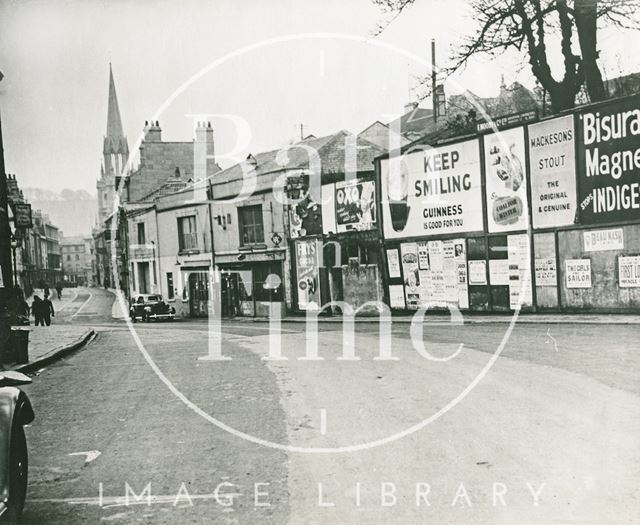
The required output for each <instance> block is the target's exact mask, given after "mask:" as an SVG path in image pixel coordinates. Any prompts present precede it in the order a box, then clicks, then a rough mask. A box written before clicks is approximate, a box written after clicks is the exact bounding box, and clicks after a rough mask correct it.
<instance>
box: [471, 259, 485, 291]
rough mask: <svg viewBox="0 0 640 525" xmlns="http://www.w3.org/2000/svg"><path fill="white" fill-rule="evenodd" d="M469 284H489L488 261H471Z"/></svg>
mask: <svg viewBox="0 0 640 525" xmlns="http://www.w3.org/2000/svg"><path fill="white" fill-rule="evenodd" d="M469 284H471V285H476V284H479V285H482V284H487V261H485V260H484V259H483V260H480V261H469Z"/></svg>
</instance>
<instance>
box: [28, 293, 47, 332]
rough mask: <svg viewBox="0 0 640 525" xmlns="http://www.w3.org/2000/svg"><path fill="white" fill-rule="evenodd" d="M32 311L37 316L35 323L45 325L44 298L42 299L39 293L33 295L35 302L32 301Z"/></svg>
mask: <svg viewBox="0 0 640 525" xmlns="http://www.w3.org/2000/svg"><path fill="white" fill-rule="evenodd" d="M31 313H32V314H33V317H34V318H35V325H36V326H44V322H43V318H42V299H40V296H39V295H34V296H33V303H31Z"/></svg>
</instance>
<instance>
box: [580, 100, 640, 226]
mask: <svg viewBox="0 0 640 525" xmlns="http://www.w3.org/2000/svg"><path fill="white" fill-rule="evenodd" d="M639 100H640V99H639V98H638V97H634V98H632V99H627V100H618V101H615V102H611V103H610V104H607V105H603V106H598V108H597V109H592V110H585V111H584V112H583V113H582V114H581V115H579V117H578V126H577V127H578V135H577V136H578V148H577V151H578V177H579V178H578V204H579V210H580V222H581V223H582V224H605V223H608V222H618V221H627V220H630V219H636V218H637V217H638V212H639V210H640V147H639V141H640V111H638V110H639V109H640V108H639Z"/></svg>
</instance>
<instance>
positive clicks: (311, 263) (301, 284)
mask: <svg viewBox="0 0 640 525" xmlns="http://www.w3.org/2000/svg"><path fill="white" fill-rule="evenodd" d="M295 250H296V272H297V275H296V277H297V279H296V282H297V287H298V308H299V309H300V310H317V309H319V308H320V306H321V304H322V303H321V302H320V281H319V275H318V273H319V272H318V244H317V242H316V240H315V239H308V240H300V241H295Z"/></svg>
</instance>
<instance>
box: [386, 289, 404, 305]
mask: <svg viewBox="0 0 640 525" xmlns="http://www.w3.org/2000/svg"><path fill="white" fill-rule="evenodd" d="M389 305H390V306H391V308H402V309H404V307H405V304H404V287H403V286H402V285H401V284H392V285H389Z"/></svg>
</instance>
